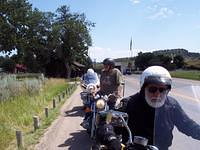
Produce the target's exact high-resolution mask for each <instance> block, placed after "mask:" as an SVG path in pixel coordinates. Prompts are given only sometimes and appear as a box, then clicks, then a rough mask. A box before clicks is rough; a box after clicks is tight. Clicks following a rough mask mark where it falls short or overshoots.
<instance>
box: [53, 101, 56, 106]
mask: <svg viewBox="0 0 200 150" xmlns="http://www.w3.org/2000/svg"><path fill="white" fill-rule="evenodd" d="M53 108H56V100H55V99H53Z"/></svg>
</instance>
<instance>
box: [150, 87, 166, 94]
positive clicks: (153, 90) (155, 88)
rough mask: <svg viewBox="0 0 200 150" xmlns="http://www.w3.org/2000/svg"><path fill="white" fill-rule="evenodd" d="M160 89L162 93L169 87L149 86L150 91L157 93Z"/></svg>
mask: <svg viewBox="0 0 200 150" xmlns="http://www.w3.org/2000/svg"><path fill="white" fill-rule="evenodd" d="M158 90H159V92H160V93H163V92H165V91H167V90H168V88H163V87H160V88H158V87H155V86H151V87H148V91H149V93H156V92H157V91H158Z"/></svg>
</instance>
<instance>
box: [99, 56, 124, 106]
mask: <svg viewBox="0 0 200 150" xmlns="http://www.w3.org/2000/svg"><path fill="white" fill-rule="evenodd" d="M103 66H104V68H103V69H102V71H101V76H100V91H99V93H100V94H102V95H109V94H115V95H116V96H119V97H120V96H121V95H122V93H121V92H122V86H121V84H122V73H121V72H120V70H119V69H117V68H115V61H114V60H113V59H111V58H106V59H104V60H103ZM116 101H117V99H116V98H113V99H111V100H109V101H108V105H109V108H110V109H114V107H115V104H116Z"/></svg>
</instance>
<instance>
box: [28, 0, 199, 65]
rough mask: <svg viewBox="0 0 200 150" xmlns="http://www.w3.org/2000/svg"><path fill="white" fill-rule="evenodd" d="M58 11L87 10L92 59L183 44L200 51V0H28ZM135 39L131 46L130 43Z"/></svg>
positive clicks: (192, 49)
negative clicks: (65, 8)
mask: <svg viewBox="0 0 200 150" xmlns="http://www.w3.org/2000/svg"><path fill="white" fill-rule="evenodd" d="M29 2H30V3H31V4H32V5H33V8H35V7H36V8H38V9H39V10H41V11H44V12H45V11H51V12H55V11H56V9H57V8H59V7H60V6H62V5H67V6H69V7H70V10H71V13H84V14H85V15H86V18H87V20H89V21H91V22H93V23H95V27H94V28H92V29H91V31H90V34H91V38H92V46H91V47H90V48H89V56H90V57H91V58H92V60H93V61H97V62H101V61H102V60H103V59H104V58H107V57H110V58H122V57H131V56H137V54H138V52H152V51H155V50H164V49H175V48H184V49H186V50H188V51H189V52H198V53H200V7H199V6H200V1H199V0H51V1H50V0H29ZM131 39H132V49H130V43H131Z"/></svg>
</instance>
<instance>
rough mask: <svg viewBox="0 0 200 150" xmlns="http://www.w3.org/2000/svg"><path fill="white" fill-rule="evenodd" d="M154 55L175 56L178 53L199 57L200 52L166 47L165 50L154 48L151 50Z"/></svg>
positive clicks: (184, 55) (189, 56)
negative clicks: (154, 49)
mask: <svg viewBox="0 0 200 150" xmlns="http://www.w3.org/2000/svg"><path fill="white" fill-rule="evenodd" d="M152 53H153V54H155V55H169V56H176V55H180V56H182V57H184V58H199V59H200V53H194V52H189V51H188V50H186V49H181V48H180V49H166V50H156V51H153V52H152Z"/></svg>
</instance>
